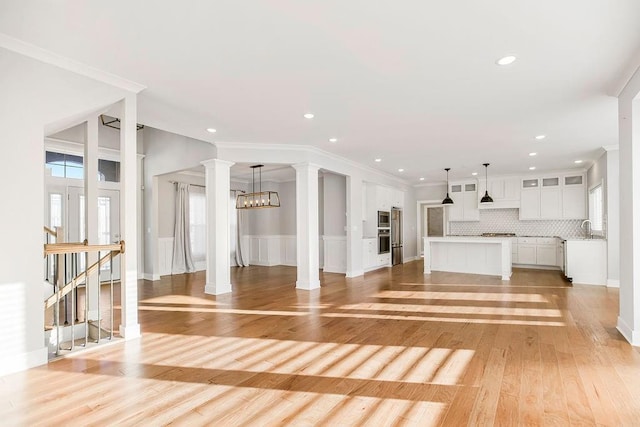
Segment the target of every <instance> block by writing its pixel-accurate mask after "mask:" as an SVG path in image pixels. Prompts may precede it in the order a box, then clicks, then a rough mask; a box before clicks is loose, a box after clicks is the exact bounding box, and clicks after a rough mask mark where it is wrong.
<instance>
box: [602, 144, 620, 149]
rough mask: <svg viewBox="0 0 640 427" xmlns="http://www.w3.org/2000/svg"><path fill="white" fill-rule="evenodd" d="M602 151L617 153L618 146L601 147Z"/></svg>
mask: <svg viewBox="0 0 640 427" xmlns="http://www.w3.org/2000/svg"><path fill="white" fill-rule="evenodd" d="M602 149H603V150H604V151H618V150H619V149H620V146H619V145H618V144H612V145H603V146H602Z"/></svg>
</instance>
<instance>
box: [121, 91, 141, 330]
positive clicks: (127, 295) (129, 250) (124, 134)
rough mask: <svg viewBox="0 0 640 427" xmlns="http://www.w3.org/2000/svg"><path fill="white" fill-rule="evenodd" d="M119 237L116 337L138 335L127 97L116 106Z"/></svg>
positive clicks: (134, 187)
mask: <svg viewBox="0 0 640 427" xmlns="http://www.w3.org/2000/svg"><path fill="white" fill-rule="evenodd" d="M120 105H121V107H122V110H121V113H120V235H121V236H122V237H121V239H122V240H124V242H125V253H124V254H120V300H121V306H122V311H121V323H120V335H122V336H123V337H124V338H126V339H131V338H137V337H139V336H140V324H139V323H138V250H137V246H138V245H137V240H138V230H137V225H138V218H137V217H138V212H137V210H136V207H137V198H138V170H137V169H138V155H137V100H136V95H133V94H132V95H128V96H127V97H126V98H125V99H123V100H122V101H121V103H120Z"/></svg>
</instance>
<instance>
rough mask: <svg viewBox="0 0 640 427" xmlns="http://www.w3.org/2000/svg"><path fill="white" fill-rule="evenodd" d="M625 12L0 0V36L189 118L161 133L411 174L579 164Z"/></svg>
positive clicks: (607, 7) (547, 4)
mask: <svg viewBox="0 0 640 427" xmlns="http://www.w3.org/2000/svg"><path fill="white" fill-rule="evenodd" d="M639 18H640V2H638V1H637V0H616V1H610V0H565V1H561V2H558V1H544V0H543V1H538V2H525V1H513V0H492V1H484V2H478V1H473V0H461V1H455V2H443V1H425V0H421V1H416V0H414V1H411V0H408V1H404V2H389V1H381V0H367V1H337V0H325V1H321V2H320V1H316V2H309V1H299V0H297V1H294V0H288V1H269V2H267V1H256V0H254V1H251V0H248V1H232V0H223V1H215V2H207V1H197V2H186V3H180V2H176V1H175V0H172V1H170V0H159V1H154V2H131V1H124V0H113V1H110V2H109V3H108V4H105V3H101V2H86V1H81V0H76V1H66V2H60V1H45V2H43V1H35V0H11V1H4V2H2V3H1V4H0V32H2V33H5V34H8V35H10V36H12V37H15V38H18V39H21V40H24V41H26V42H29V43H33V44H35V45H37V46H40V47H42V48H45V49H48V50H50V51H53V52H55V53H58V54H60V55H63V56H66V57H69V58H72V59H75V60H77V61H80V62H83V63H86V64H88V65H91V66H94V67H97V68H99V69H102V70H105V71H108V72H110V73H114V74H116V75H119V76H122V77H125V78H127V79H130V80H133V81H136V82H138V83H141V84H144V85H146V86H147V87H148V89H146V90H145V91H143V92H142V93H141V95H140V98H141V99H140V104H139V105H140V113H139V116H140V118H141V122H143V123H144V121H143V120H144V117H145V114H147V113H146V111H145V110H146V109H150V107H149V106H151V105H153V106H154V108H153V109H155V110H157V109H161V108H169V107H170V108H171V109H172V111H180V112H182V113H184V115H186V116H187V117H189V118H188V119H187V120H185V119H184V116H181V117H180V118H179V119H178V118H177V117H176V119H175V120H174V122H172V119H171V118H168V119H166V120H165V122H164V123H162V126H161V128H164V129H165V130H174V131H175V130H176V129H181V130H182V133H185V134H188V136H191V137H196V138H200V139H203V140H208V141H225V142H254V143H284V144H307V145H314V146H317V147H320V148H322V149H325V150H327V151H330V152H333V153H336V154H338V155H341V156H344V157H347V158H349V159H352V160H355V161H358V162H361V163H364V164H367V165H370V166H373V167H375V168H379V169H380V170H383V171H385V172H389V173H393V174H395V175H397V176H401V177H405V178H407V179H408V180H409V182H411V183H418V182H419V181H418V178H419V177H421V176H423V177H426V178H427V181H429V180H441V179H443V178H444V172H443V171H442V169H443V168H444V167H451V168H452V173H451V177H452V178H458V177H463V176H468V174H470V173H471V172H472V171H478V172H481V173H482V166H481V164H482V163H484V162H490V163H491V168H490V170H489V171H490V174H491V173H494V174H497V173H520V172H528V167H529V166H532V165H535V166H537V168H538V170H550V169H564V168H572V167H576V165H574V163H573V161H574V160H576V159H583V160H594V159H595V158H596V157H597V154H598V147H601V146H604V145H611V144H616V143H617V101H616V98H615V94H616V91H617V90H619V89H620V88H621V87H622V86H623V85H624V83H625V82H626V80H627V79H628V78H629V77H630V75H631V74H632V73H633V71H634V70H635V69H636V68H637V67H638V65H640V22H639V21H640V19H639ZM508 54H513V55H516V56H517V57H518V60H517V61H516V62H515V63H514V64H512V65H510V66H506V67H499V66H497V65H495V61H496V60H497V59H498V58H500V57H502V56H505V55H508ZM308 111H310V112H313V113H314V114H315V115H316V117H315V118H314V119H313V120H307V119H304V118H303V117H302V115H303V114H304V113H306V112H308ZM168 116H169V117H171V115H168ZM174 116H175V115H174ZM154 125H156V127H158V125H157V124H156V123H154ZM207 127H214V128H216V129H217V130H218V132H217V133H216V134H214V135H212V134H209V133H207V132H206V131H205V129H206V128H207ZM539 134H545V135H547V138H546V139H545V140H544V141H543V142H536V140H535V139H534V137H535V136H536V135H539ZM330 137H337V138H338V142H337V143H335V144H332V143H330V142H328V138H330ZM529 152H537V153H538V156H536V157H535V158H531V157H529V156H528V153H529ZM376 157H380V158H382V159H383V161H382V162H381V163H374V162H373V159H374V158H376ZM398 168H404V169H405V172H403V173H399V172H398V171H397V170H398Z"/></svg>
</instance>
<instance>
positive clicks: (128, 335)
mask: <svg viewBox="0 0 640 427" xmlns="http://www.w3.org/2000/svg"><path fill="white" fill-rule="evenodd" d="M120 336H121V337H122V338H124V339H125V340H132V339H134V338H139V337H140V324H139V323H136V324H134V325H129V326H124V325H120Z"/></svg>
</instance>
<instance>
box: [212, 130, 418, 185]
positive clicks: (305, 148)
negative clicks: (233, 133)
mask: <svg viewBox="0 0 640 427" xmlns="http://www.w3.org/2000/svg"><path fill="white" fill-rule="evenodd" d="M213 145H215V146H216V148H228V149H238V148H239V149H244V150H251V149H263V150H289V151H298V152H302V153H310V154H317V155H320V156H325V157H328V158H329V159H331V160H334V161H337V162H342V163H344V164H346V165H347V166H350V167H353V168H356V169H359V170H361V171H365V172H368V173H373V174H377V175H381V176H384V177H385V178H387V179H389V180H392V181H395V182H397V183H398V184H401V185H404V186H406V187H407V188H410V187H411V183H410V182H409V181H408V180H405V179H402V178H398V177H397V176H395V175H392V174H390V173H387V172H383V171H380V170H377V169H375V168H372V167H370V166H366V165H363V164H362V163H358V162H356V161H353V160H350V159H347V158H345V157H342V156H339V155H337V154H333V153H331V152H329V151H325V150H323V149H321V148H318V147H315V146H313V145H299V144H260V143H253V142H224V141H218V142H214V143H213ZM303 163H311V164H313V162H303ZM323 169H324V168H323ZM329 172H331V171H330V170H329Z"/></svg>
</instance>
